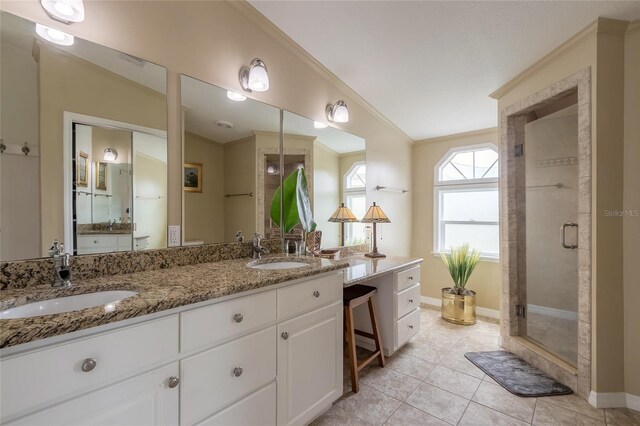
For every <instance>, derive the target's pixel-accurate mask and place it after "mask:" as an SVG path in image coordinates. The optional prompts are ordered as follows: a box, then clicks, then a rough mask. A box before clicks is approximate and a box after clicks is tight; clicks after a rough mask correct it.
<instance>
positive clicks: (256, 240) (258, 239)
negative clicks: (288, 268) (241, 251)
mask: <svg viewBox="0 0 640 426" xmlns="http://www.w3.org/2000/svg"><path fill="white" fill-rule="evenodd" d="M261 243H262V236H261V235H260V234H259V233H257V232H256V233H254V234H253V240H252V241H251V248H252V253H253V256H252V257H253V258H254V259H260V258H261V257H262V255H263V254H268V253H269V249H267V248H265V247H262V244H261Z"/></svg>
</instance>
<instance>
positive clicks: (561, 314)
mask: <svg viewBox="0 0 640 426" xmlns="http://www.w3.org/2000/svg"><path fill="white" fill-rule="evenodd" d="M527 310H528V311H529V312H533V313H534V314H541V315H546V316H549V317H553V318H562V319H566V320H573V321H577V320H578V313H577V312H573V311H567V310H564V309H556V308H550V307H548V306H540V305H527Z"/></svg>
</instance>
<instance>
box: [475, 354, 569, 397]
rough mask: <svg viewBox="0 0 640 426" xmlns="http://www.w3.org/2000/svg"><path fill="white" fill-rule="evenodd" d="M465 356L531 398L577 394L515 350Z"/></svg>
mask: <svg viewBox="0 0 640 426" xmlns="http://www.w3.org/2000/svg"><path fill="white" fill-rule="evenodd" d="M464 356H465V357H466V358H467V359H468V360H469V361H471V362H472V363H474V364H475V365H476V367H478V368H479V369H480V370H482V371H484V372H485V373H487V374H488V375H489V376H490V377H491V378H492V379H493V380H495V381H496V382H498V383H499V384H500V385H502V387H503V388H505V389H506V390H508V391H509V392H511V393H512V394H514V395H518V396H524V397H531V396H551V395H566V394H569V393H573V391H572V390H571V388H569V387H567V386H565V385H563V384H562V383H560V382H558V381H557V380H555V379H552V378H551V377H549V376H547V375H546V374H545V373H543V372H542V371H540V370H538V369H537V368H535V367H534V366H532V365H529V364H528V363H527V362H526V361H524V360H522V359H520V358H518V357H517V356H515V355H514V354H512V353H509V352H506V351H491V352H467V353H466V354H464Z"/></svg>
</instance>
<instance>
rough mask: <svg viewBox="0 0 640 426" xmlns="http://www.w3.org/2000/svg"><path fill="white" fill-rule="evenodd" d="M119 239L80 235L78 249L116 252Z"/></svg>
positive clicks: (111, 236) (106, 236)
mask: <svg viewBox="0 0 640 426" xmlns="http://www.w3.org/2000/svg"><path fill="white" fill-rule="evenodd" d="M116 247H118V237H117V236H115V235H78V248H79V249H91V248H107V249H113V250H114V251H115V250H116Z"/></svg>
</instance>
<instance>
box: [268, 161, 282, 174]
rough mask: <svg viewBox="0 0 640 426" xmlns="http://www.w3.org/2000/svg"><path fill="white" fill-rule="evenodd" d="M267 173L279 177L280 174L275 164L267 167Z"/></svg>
mask: <svg viewBox="0 0 640 426" xmlns="http://www.w3.org/2000/svg"><path fill="white" fill-rule="evenodd" d="M267 173H269V174H270V175H277V174H278V173H279V169H278V166H275V165H273V164H269V165H268V166H267Z"/></svg>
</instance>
